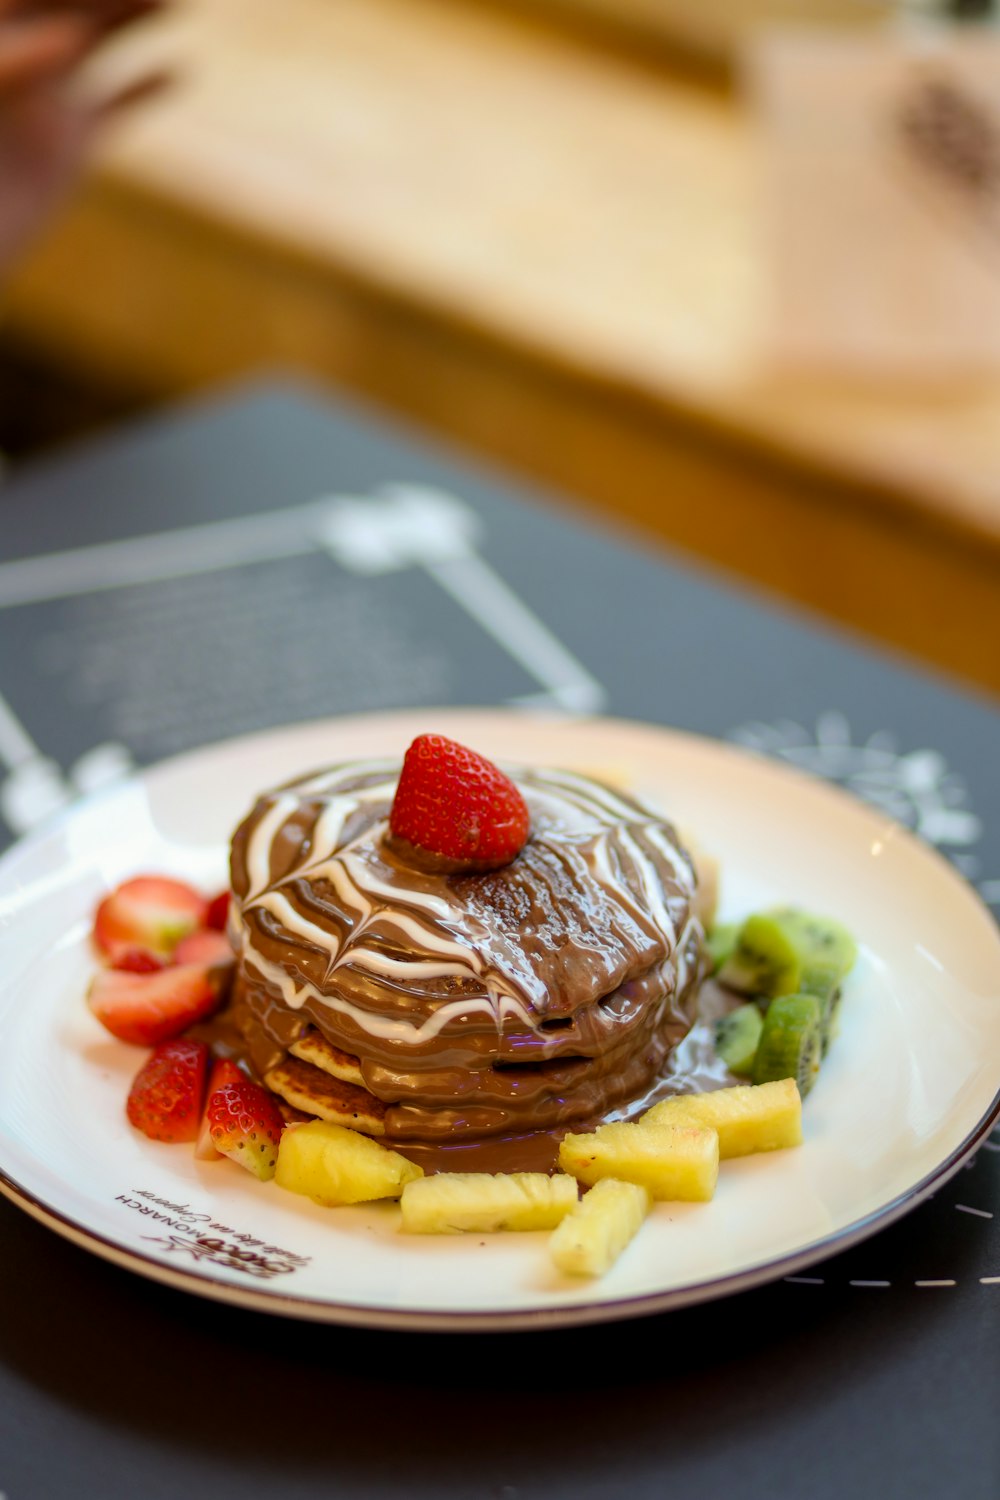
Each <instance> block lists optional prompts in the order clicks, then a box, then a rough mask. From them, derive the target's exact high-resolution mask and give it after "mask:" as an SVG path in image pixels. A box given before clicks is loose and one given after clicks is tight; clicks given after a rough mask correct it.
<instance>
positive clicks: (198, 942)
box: [174, 927, 233, 964]
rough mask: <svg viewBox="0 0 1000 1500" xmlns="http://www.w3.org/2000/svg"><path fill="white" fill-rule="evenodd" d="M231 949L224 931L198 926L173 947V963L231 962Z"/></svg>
mask: <svg viewBox="0 0 1000 1500" xmlns="http://www.w3.org/2000/svg"><path fill="white" fill-rule="evenodd" d="M232 962H233V950H232V948H231V947H230V946H229V939H228V938H227V937H226V934H225V933H224V932H215V931H213V930H212V929H211V928H208V927H199V929H198V931H197V932H189V933H188V935H187V937H185V938H181V940H180V942H179V943H178V944H177V947H176V948H175V949H174V963H175V964H231V963H232Z"/></svg>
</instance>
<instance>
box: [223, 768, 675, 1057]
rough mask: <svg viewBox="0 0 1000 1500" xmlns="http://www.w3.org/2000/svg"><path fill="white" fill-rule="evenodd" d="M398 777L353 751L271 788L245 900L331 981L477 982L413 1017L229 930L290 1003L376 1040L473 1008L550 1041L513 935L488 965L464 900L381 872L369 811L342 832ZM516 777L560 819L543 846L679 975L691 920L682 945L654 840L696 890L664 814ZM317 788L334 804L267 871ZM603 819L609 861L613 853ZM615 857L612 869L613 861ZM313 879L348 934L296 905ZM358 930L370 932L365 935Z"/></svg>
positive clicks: (547, 775)
mask: <svg viewBox="0 0 1000 1500" xmlns="http://www.w3.org/2000/svg"><path fill="white" fill-rule="evenodd" d="M397 775H398V768H396V767H394V766H392V765H391V764H389V763H381V762H353V763H351V764H349V765H342V766H338V767H335V768H333V769H332V770H329V771H323V772H320V773H317V774H316V775H314V776H312V777H310V778H307V779H306V780H304V781H302V782H300V783H298V784H296V785H295V786H294V787H290V788H286V789H284V790H282V791H280V792H277V793H275V794H274V801H273V803H272V805H271V806H270V807H268V808H267V810H266V811H265V812H264V813H263V815H262V816H261V817H260V819H259V821H258V822H257V824H256V825H255V826H254V827H253V829H252V831H251V833H250V835H249V837H248V839H247V841H246V850H245V860H246V868H247V876H248V881H249V890H248V893H247V896H246V898H245V900H244V903H243V904H244V911H250V910H253V909H255V908H256V909H262V910H266V911H267V912H268V913H269V914H270V915H271V916H272V917H273V918H274V920H275V921H276V922H277V923H278V924H279V926H280V927H281V928H282V929H283V931H284V932H286V933H288V934H289V935H290V938H292V939H294V938H299V939H301V940H303V941H304V942H305V943H307V944H309V945H310V946H311V947H312V948H314V949H317V950H318V951H319V952H321V953H325V954H326V955H327V957H328V964H327V970H326V978H327V979H329V978H330V977H331V976H332V974H333V973H334V972H335V971H336V970H337V969H341V968H345V969H349V970H350V971H351V973H352V974H360V975H361V976H362V977H365V976H368V977H371V978H372V979H373V980H375V981H376V982H377V981H388V982H390V983H391V982H393V981H406V980H410V981H418V982H425V983H426V982H432V981H434V980H438V979H442V978H452V977H464V978H466V979H470V980H476V981H478V982H479V983H480V985H481V987H482V988H483V989H484V991H485V992H484V993H481V994H478V995H477V994H463V995H460V996H456V997H455V998H448V999H440V1000H433V999H431V998H430V997H426V999H427V1001H428V1003H431V1004H433V1007H434V1008H433V1010H432V1011H431V1012H430V1013H429V1014H428V1015H427V1016H426V1017H424V1018H423V1019H422V1020H421V1021H419V1022H414V1021H412V1020H409V1019H407V1018H406V1017H401V1016H387V1015H381V1014H379V1013H378V1012H377V1011H373V1010H369V1009H366V1008H364V1007H362V1006H359V1005H356V1004H354V1003H352V1002H351V1001H349V1000H348V999H346V998H345V997H344V995H342V994H340V993H335V992H334V993H331V992H327V991H320V990H319V989H317V988H316V987H315V986H314V985H313V984H311V983H310V982H308V981H307V980H304V979H299V980H297V979H296V977H295V976H293V974H292V973H291V972H290V971H289V969H288V968H286V967H283V966H281V965H278V964H275V963H273V962H271V961H270V960H268V959H267V958H266V957H265V956H264V955H263V954H262V953H261V952H260V951H259V948H257V947H256V946H255V945H254V942H253V933H252V928H251V927H250V926H248V925H247V923H246V921H245V920H244V919H242V918H241V917H240V916H239V915H238V914H236V913H235V912H234V914H233V920H232V922H231V927H230V930H231V932H232V933H233V934H234V936H235V937H236V938H237V940H238V942H239V944H240V946H241V948H242V952H243V957H244V960H245V962H246V964H247V966H248V968H250V969H252V970H254V971H256V973H257V974H259V976H260V977H261V979H262V980H263V981H264V982H265V983H266V984H268V985H269V986H272V987H273V988H274V989H276V990H277V991H278V992H279V993H280V994H281V997H282V999H283V1000H284V1002H285V1004H286V1005H287V1006H289V1007H290V1008H291V1009H293V1010H297V1009H300V1008H301V1006H302V1005H303V1004H304V1003H305V1001H306V1000H307V999H309V1000H311V1001H313V1002H315V1003H317V1004H319V1005H322V1006H325V1007H327V1008H329V1009H330V1010H332V1011H335V1012H338V1013H340V1014H342V1015H344V1016H347V1017H349V1018H350V1019H351V1021H353V1022H354V1024H355V1025H356V1026H357V1027H358V1028H359V1029H360V1030H362V1031H364V1032H366V1033H367V1034H368V1035H370V1036H372V1037H378V1038H381V1039H384V1040H391V1041H398V1042H404V1043H408V1044H411V1045H417V1044H419V1043H420V1042H423V1041H426V1040H428V1039H430V1038H432V1037H435V1036H437V1035H438V1034H439V1033H440V1032H441V1031H442V1030H444V1029H445V1027H447V1026H448V1025H449V1024H450V1023H451V1022H452V1021H453V1020H456V1019H458V1018H463V1019H464V1018H466V1017H469V1016H472V1015H487V1016H490V1017H491V1018H492V1019H493V1021H494V1024H495V1025H496V1026H497V1028H498V1030H499V1029H502V1027H503V1023H504V1018H505V1017H506V1016H507V1015H514V1016H516V1017H517V1020H518V1022H519V1023H520V1024H521V1025H523V1026H524V1027H525V1028H526V1029H527V1030H529V1031H530V1032H532V1033H533V1035H534V1036H535V1037H536V1038H537V1039H538V1040H540V1041H544V1042H550V1041H554V1040H555V1039H554V1038H553V1037H551V1036H550V1035H547V1034H545V1033H542V1032H540V1031H539V1030H538V1027H537V1017H533V1016H532V1014H531V1006H530V1004H529V1003H526V1002H528V1001H530V998H531V996H532V993H534V996H535V998H536V999H544V996H542V995H541V994H540V981H539V980H538V979H537V976H535V975H534V974H533V973H532V972H529V969H530V966H528V965H527V964H526V961H525V960H524V959H523V956H521V957H520V959H519V956H518V955H517V954H516V953H515V952H514V948H515V946H516V945H508V946H509V952H510V962H509V963H506V964H504V965H503V968H502V969H501V970H499V971H498V970H497V967H496V957H497V955H496V950H494V952H493V959H494V963H493V964H492V965H488V963H487V960H486V959H485V958H484V956H483V953H482V951H481V945H480V943H479V942H477V939H481V938H482V937H484V936H485V931H484V930H479V929H481V927H482V924H481V923H480V922H478V920H477V919H475V918H474V917H473V916H472V915H471V914H470V913H469V912H468V911H467V910H463V908H462V907H461V906H460V905H459V903H458V902H457V900H456V901H454V902H452V901H449V900H446V899H444V898H443V897H442V896H438V895H435V894H433V893H432V892H429V891H426V890H420V889H414V888H410V887H407V886H405V885H402V884H401V883H399V882H397V883H391V882H390V881H389V880H387V879H383V878H381V877H380V876H379V874H378V873H377V870H376V868H375V863H376V861H375V860H374V859H373V857H372V855H371V852H370V851H371V846H372V844H373V839H374V842H375V846H376V847H377V839H378V835H379V832H380V830H381V829H382V828H384V824H382V825H375V827H374V829H373V827H372V825H371V823H370V821H369V822H368V824H367V826H366V827H365V829H364V831H363V833H361V834H359V836H358V838H357V839H356V840H354V841H352V842H350V843H347V844H342V843H341V840H342V838H343V833H344V829H345V827H346V826H347V824H348V822H349V820H350V818H351V816H352V814H354V813H355V812H357V811H358V809H359V808H361V807H363V806H364V805H366V804H371V803H373V802H380V801H381V802H388V801H390V800H391V797H392V793H393V791H394V788H395V779H396V776H397ZM360 777H363V778H364V779H365V780H366V782H367V784H366V785H362V786H356V787H352V786H350V783H351V781H352V780H357V779H358V778H360ZM368 778H371V779H370V780H369V779H368ZM521 784H522V786H523V788H524V790H525V791H526V792H527V793H528V794H529V798H530V800H532V802H533V803H534V806H535V807H536V808H537V809H538V811H539V813H540V814H543V815H544V818H548V819H551V821H552V823H553V824H554V825H555V826H556V828H557V830H558V839H557V840H554V841H553V843H552V845H551V847H552V849H553V852H554V853H556V854H557V855H558V857H559V858H560V859H561V860H563V861H564V862H566V863H568V864H569V865H570V866H571V867H573V868H575V869H576V870H577V871H578V873H580V874H581V875H583V876H584V877H586V878H589V879H590V880H591V881H594V882H596V883H597V884H598V885H600V886H602V887H603V888H604V890H605V891H606V892H607V894H608V896H609V898H610V899H611V900H613V901H614V903H616V904H617V905H618V906H619V908H621V909H622V910H624V911H626V912H627V913H629V915H630V916H631V918H632V920H633V921H634V922H635V923H636V925H637V927H638V928H639V929H640V930H641V931H645V932H650V931H652V932H653V934H654V935H655V936H657V937H659V938H660V939H661V940H662V942H663V944H664V946H665V953H666V958H665V960H664V963H663V969H664V974H665V976H668V977H673V978H674V980H675V982H676V983H677V984H680V983H682V982H683V981H682V979H681V973H680V972H678V973H677V974H676V975H673V976H670V974H669V971H670V970H671V967H672V962H673V961H676V964H677V968H678V971H680V970H682V969H683V970H684V971H686V967H687V962H686V954H685V951H684V950H685V945H686V943H687V940H688V935H689V932H690V922H689V923H688V924H687V926H686V927H685V930H684V933H683V934H682V935H681V940H680V942H678V934H677V932H676V931H675V928H674V924H673V922H672V919H671V917H670V914H669V911H668V909H667V905H666V902H665V899H664V893H663V886H662V875H661V871H660V870H659V869H658V868H657V864H656V861H655V860H654V858H653V856H652V854H651V853H650V852H649V850H650V848H652V849H653V850H655V851H656V853H657V854H658V855H659V856H661V858H662V860H663V863H664V864H665V866H666V867H667V869H668V870H669V871H670V872H671V873H672V874H673V875H674V877H675V878H676V880H677V881H678V883H679V884H680V885H681V887H682V888H684V889H686V890H687V891H688V892H689V893H690V892H691V891H692V890H693V885H694V876H693V871H692V870H691V868H690V865H689V864H688V862H687V861H686V860H685V858H684V857H683V855H682V854H681V853H680V852H679V851H678V850H677V849H676V848H675V847H674V846H673V845H672V844H671V842H670V840H669V837H668V836H667V834H666V833H665V831H664V830H663V827H662V820H661V819H660V818H658V817H657V815H656V814H655V813H653V812H650V811H647V810H646V809H644V808H641V807H637V806H636V805H635V804H634V803H630V802H627V801H625V800H624V799H623V798H621V797H619V796H617V795H616V794H615V793H614V792H613V791H612V790H611V789H609V788H606V787H603V786H599V785H598V784H597V783H595V782H592V781H590V780H589V779H587V778H585V777H581V776H576V775H574V774H573V773H572V772H548V771H546V772H544V773H531V774H529V775H527V776H525V777H524V778H523V779H522V781H521ZM319 798H328V799H329V801H328V803H327V805H326V806H324V807H323V808H322V810H321V811H320V812H319V815H318V817H317V818H316V821H315V823H314V825H313V827H312V829H311V834H310V843H309V846H308V851H307V854H306V857H305V859H304V860H303V861H301V862H300V863H299V864H298V865H297V866H295V867H294V868H293V869H292V870H290V871H288V872H286V873H285V874H283V875H282V876H281V877H280V878H279V879H275V878H274V876H273V875H272V861H273V852H274V843H275V840H276V838H277V836H278V834H279V833H280V831H281V828H282V827H283V825H284V824H285V823H286V822H287V820H288V819H289V817H290V816H291V815H292V813H293V812H294V811H295V810H296V808H298V807H300V806H301V805H302V803H304V802H310V801H312V802H315V801H317V800H318V799H319ZM540 823H542V824H543V826H542V827H541V829H540V831H539V833H538V835H537V836H538V838H539V841H540V842H542V843H544V842H545V836H546V835H545V827H544V819H540ZM612 830H613V831H614V837H615V841H616V846H617V851H618V859H616V858H615V857H613V855H612V850H611V843H610V840H611V835H612ZM362 843H364V844H366V845H367V846H368V848H367V849H366V850H364V851H362V850H361V849H360V845H361V844H362ZM644 846H645V847H644ZM622 855H624V859H621V856H622ZM619 862H620V863H621V868H620V869H618V868H616V864H618V863H619ZM628 866H631V871H629V869H628V868H627V867H628ZM630 875H631V877H632V883H631V884H630V879H629V877H630ZM319 880H322V881H325V882H328V883H329V885H330V886H331V887H332V888H333V891H334V893H335V896H336V900H337V902H338V904H339V906H340V908H341V910H342V911H343V912H344V913H345V915H346V916H348V917H349V918H350V919H351V920H345V921H344V923H343V929H344V930H343V932H341V931H340V930H339V929H338V926H337V925H336V924H332V923H331V924H330V925H329V926H320V925H319V924H318V923H317V922H315V921H314V920H312V919H311V918H310V916H308V915H307V914H305V913H303V912H302V911H301V910H300V909H299V908H298V907H297V906H296V904H295V883H296V882H297V881H303V882H304V883H305V885H306V886H308V884H309V883H311V882H314V881H319ZM279 887H280V889H279ZM235 905H236V903H234V907H235ZM376 926H377V929H378V935H379V936H380V937H382V938H383V939H384V938H385V936H386V935H387V934H389V933H391V932H393V931H396V932H398V933H400V934H402V935H403V937H404V938H405V939H406V940H407V945H408V949H409V950H410V951H408V952H407V954H406V957H405V958H403V957H396V956H394V955H392V954H388V953H385V952H382V951H380V949H379V948H378V947H375V946H372V942H371V934H372V929H373V928H375V927H376ZM366 935H367V936H368V941H367V942H365V941H363V938H364V937H365V936H366ZM670 987H671V988H672V987H673V986H670Z"/></svg>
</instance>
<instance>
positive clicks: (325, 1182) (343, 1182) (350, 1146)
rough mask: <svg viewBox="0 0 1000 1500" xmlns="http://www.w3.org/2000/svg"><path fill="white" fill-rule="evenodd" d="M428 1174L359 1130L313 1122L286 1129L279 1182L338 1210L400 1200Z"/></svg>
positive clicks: (280, 1148)
mask: <svg viewBox="0 0 1000 1500" xmlns="http://www.w3.org/2000/svg"><path fill="white" fill-rule="evenodd" d="M423 1175H424V1174H423V1168H422V1167H417V1166H414V1164H413V1162H411V1161H407V1160H406V1157H405V1156H400V1155H399V1153H398V1152H397V1151H390V1150H388V1148H387V1147H385V1146H380V1145H379V1143H378V1142H377V1141H373V1140H371V1139H370V1138H369V1137H368V1136H366V1135H360V1134H359V1133H358V1132H357V1131H356V1130H348V1129H347V1127H346V1126H345V1125H332V1124H330V1123H329V1122H328V1121H327V1120H310V1121H309V1123H308V1124H306V1125H293V1126H289V1127H288V1129H286V1130H285V1132H284V1134H283V1135H282V1137H281V1145H280V1146H279V1147H278V1165H277V1168H276V1170H275V1174H274V1180H275V1182H276V1183H277V1184H278V1186H279V1187H283V1188H287V1189H288V1191H289V1192H291V1193H302V1194H303V1196H304V1197H306V1198H312V1199H313V1200H314V1202H316V1203H322V1204H323V1206H324V1207H326V1208H336V1207H339V1206H340V1205H341V1204H344V1203H367V1202H369V1201H371V1200H372V1199H375V1198H398V1197H399V1195H400V1193H401V1192H402V1191H403V1188H404V1187H405V1186H406V1184H407V1183H408V1182H412V1181H414V1179H415V1178H418V1177H423Z"/></svg>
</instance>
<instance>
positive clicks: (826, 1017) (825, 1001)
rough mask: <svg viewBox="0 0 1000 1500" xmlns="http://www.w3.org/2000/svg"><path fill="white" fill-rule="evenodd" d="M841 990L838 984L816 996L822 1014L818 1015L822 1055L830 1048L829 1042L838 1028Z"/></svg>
mask: <svg viewBox="0 0 1000 1500" xmlns="http://www.w3.org/2000/svg"><path fill="white" fill-rule="evenodd" d="M842 993H843V992H842V990H841V989H840V986H839V985H836V986H835V987H834V988H833V989H830V990H828V991H827V993H826V994H825V995H823V996H822V998H820V997H817V998H818V999H819V1003H820V1009H821V1011H822V1015H821V1016H820V1028H821V1030H822V1033H823V1056H824V1057H825V1056H826V1054H827V1053H828V1052H829V1050H830V1043H831V1042H832V1041H833V1040H834V1038H835V1037H836V1035H837V1033H838V1031H839V1030H840V997H841V994H842Z"/></svg>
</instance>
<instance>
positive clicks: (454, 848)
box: [389, 734, 530, 873]
mask: <svg viewBox="0 0 1000 1500" xmlns="http://www.w3.org/2000/svg"><path fill="white" fill-rule="evenodd" d="M389 831H390V833H391V835H392V839H393V840H394V841H395V843H396V847H397V849H398V850H399V852H400V853H401V854H402V856H403V857H404V858H409V859H412V861H413V862H414V863H416V864H424V865H427V866H429V867H431V868H434V869H437V870H441V871H444V872H446V873H447V872H450V873H459V872H462V873H464V872H469V873H472V872H475V871H480V870H496V869H499V868H500V866H501V865H507V864H510V862H511V860H512V859H514V858H515V856H516V855H517V854H519V853H520V851H521V850H522V848H523V847H524V845H525V843H526V841H527V838H528V833H529V831H530V817H529V813H528V808H527V805H526V803H525V800H524V798H523V797H522V796H521V793H520V792H519V791H518V789H517V787H516V786H515V785H514V783H513V782H512V781H511V780H510V778H509V777H508V776H505V775H504V774H503V772H502V771H501V770H499V769H498V767H496V766H495V765H494V764H493V762H492V761H489V760H486V759H485V757H483V756H482V755H477V754H476V752H475V751H474V750H468V749H466V747H465V746H464V745H459V744H456V743H455V741H454V740H449V739H446V738H445V737H444V735H442V734H422V735H420V736H419V737H418V738H417V739H415V740H414V741H413V744H412V745H411V746H410V748H409V749H408V750H407V752H406V756H405V758H404V760H403V769H402V773H401V774H400V778H399V784H398V786H397V787H396V795H395V797H394V799H393V803H392V810H391V812H390V814H389ZM427 856H430V858H427Z"/></svg>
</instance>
